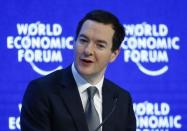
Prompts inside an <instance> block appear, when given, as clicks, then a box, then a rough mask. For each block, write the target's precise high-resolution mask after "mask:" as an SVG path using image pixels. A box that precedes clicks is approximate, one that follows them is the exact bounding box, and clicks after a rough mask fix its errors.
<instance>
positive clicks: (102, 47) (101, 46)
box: [97, 44, 106, 49]
mask: <svg viewBox="0 0 187 131" xmlns="http://www.w3.org/2000/svg"><path fill="white" fill-rule="evenodd" d="M97 47H98V48H100V49H104V48H106V46H105V45H104V44H97Z"/></svg>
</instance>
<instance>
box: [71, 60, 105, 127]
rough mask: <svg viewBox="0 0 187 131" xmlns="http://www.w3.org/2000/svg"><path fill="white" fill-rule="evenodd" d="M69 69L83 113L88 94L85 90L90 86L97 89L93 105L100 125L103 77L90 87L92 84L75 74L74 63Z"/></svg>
mask: <svg viewBox="0 0 187 131" xmlns="http://www.w3.org/2000/svg"><path fill="white" fill-rule="evenodd" d="M71 69H72V73H73V77H74V79H75V82H76V84H77V87H78V90H79V94H80V97H81V101H82V105H83V108H84V111H85V108H86V104H87V99H88V94H87V91H86V90H87V88H89V87H90V86H95V87H96V88H97V89H98V91H97V93H96V94H95V96H94V105H95V108H96V111H97V113H98V114H99V119H100V123H101V122H102V86H103V81H104V76H103V78H102V79H101V80H100V81H99V82H98V83H97V84H96V85H92V84H90V83H88V82H87V81H86V80H85V79H84V78H83V77H82V76H81V75H80V74H79V73H78V72H77V70H76V68H75V65H74V63H73V64H72V66H71ZM101 129H102V128H101Z"/></svg>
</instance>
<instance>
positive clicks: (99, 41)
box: [79, 34, 108, 45]
mask: <svg viewBox="0 0 187 131" xmlns="http://www.w3.org/2000/svg"><path fill="white" fill-rule="evenodd" d="M79 37H83V38H85V39H88V37H87V36H86V35H85V34H80V35H79ZM97 42H98V43H103V44H105V45H107V44H108V42H107V41H105V40H97Z"/></svg>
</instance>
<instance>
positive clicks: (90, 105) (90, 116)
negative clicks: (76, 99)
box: [85, 86, 101, 131]
mask: <svg viewBox="0 0 187 131" xmlns="http://www.w3.org/2000/svg"><path fill="white" fill-rule="evenodd" d="M96 92H97V88H96V87H94V86H91V87H89V88H88V89H87V93H88V101H87V104H86V109H85V114H86V120H87V124H88V128H89V131H95V129H96V128H97V127H98V126H99V124H100V120H99V115H98V113H97V111H96V109H95V106H94V100H93V97H94V95H95V93H96ZM98 131H101V130H98Z"/></svg>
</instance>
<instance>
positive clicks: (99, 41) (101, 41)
mask: <svg viewBox="0 0 187 131" xmlns="http://www.w3.org/2000/svg"><path fill="white" fill-rule="evenodd" d="M97 42H98V43H103V44H105V45H107V42H106V41H105V40H97Z"/></svg>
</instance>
